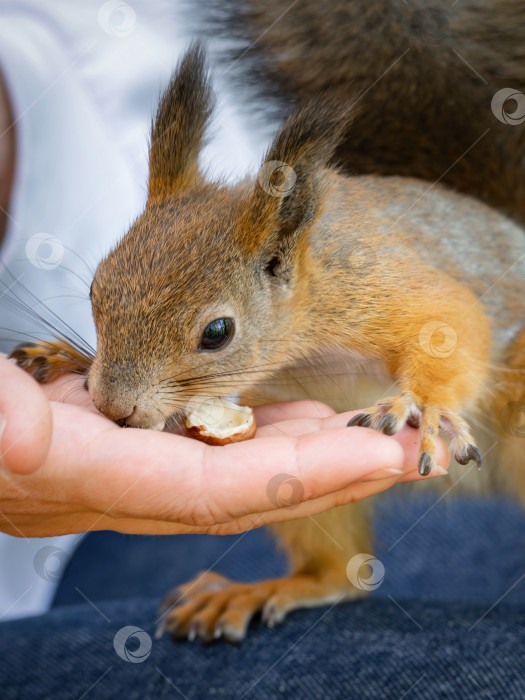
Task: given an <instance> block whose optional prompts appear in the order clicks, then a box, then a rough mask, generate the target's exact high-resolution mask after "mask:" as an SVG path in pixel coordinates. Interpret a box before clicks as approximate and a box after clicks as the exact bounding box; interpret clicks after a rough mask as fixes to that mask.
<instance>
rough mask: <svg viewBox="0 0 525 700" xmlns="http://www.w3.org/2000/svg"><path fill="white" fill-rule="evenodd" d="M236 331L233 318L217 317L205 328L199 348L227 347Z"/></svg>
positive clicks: (217, 348)
mask: <svg viewBox="0 0 525 700" xmlns="http://www.w3.org/2000/svg"><path fill="white" fill-rule="evenodd" d="M234 332H235V322H234V320H233V318H216V319H215V321H212V322H211V323H208V325H207V326H206V328H205V329H204V332H203V334H202V338H201V342H200V345H199V350H219V349H221V348H223V347H225V346H226V345H227V344H228V343H229V342H230V340H231V339H232V338H233V334H234Z"/></svg>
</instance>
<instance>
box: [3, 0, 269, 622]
mask: <svg viewBox="0 0 525 700" xmlns="http://www.w3.org/2000/svg"><path fill="white" fill-rule="evenodd" d="M174 5H175V6H174ZM186 24H187V23H186ZM191 38H192V37H191V36H190V35H189V34H188V30H187V28H186V26H185V20H184V15H183V12H182V8H181V6H180V3H179V4H177V3H173V1H171V2H169V1H167V0H155V1H151V0H150V1H149V2H148V0H134V1H133V2H132V3H131V5H128V4H126V3H124V2H121V0H109V2H105V3H100V2H99V0H82V1H79V0H77V1H76V2H74V3H72V2H70V0H46V2H45V3H42V2H41V0H17V1H16V2H8V1H7V0H0V68H1V70H2V72H3V75H4V78H5V81H6V84H7V89H8V93H9V95H10V99H11V102H12V106H13V112H14V115H15V120H16V123H15V128H16V140H17V165H16V173H15V183H14V186H13V193H12V199H11V206H10V211H9V214H10V219H9V223H8V228H7V232H6V239H5V241H4V245H3V246H2V249H1V251H0V262H1V266H0V294H2V297H1V298H0V326H1V327H2V330H0V339H1V340H0V350H2V351H4V352H8V351H9V350H10V349H12V347H13V345H14V344H15V343H16V342H20V341H21V340H23V339H27V338H28V334H29V336H36V337H38V336H39V335H40V336H42V334H43V330H44V329H42V328H39V327H38V325H37V323H36V321H35V319H34V317H31V316H28V317H27V318H26V317H24V316H23V315H21V313H20V311H19V310H17V308H16V307H15V306H14V305H13V304H12V302H11V301H10V298H12V296H13V294H16V295H19V296H22V297H23V298H24V299H25V300H26V301H27V302H28V303H29V304H30V306H32V307H38V304H36V302H35V301H34V298H35V297H36V299H38V300H39V301H43V302H45V303H46V305H47V306H48V307H49V308H50V309H52V311H54V313H56V314H57V316H58V317H59V318H60V319H61V320H62V321H63V322H65V323H67V324H68V325H70V326H71V327H72V328H73V329H74V330H76V331H77V332H78V333H79V334H80V335H81V336H82V337H83V338H84V339H85V340H87V341H88V342H89V343H90V344H91V345H92V346H95V342H96V340H95V333H94V327H93V323H92V319H91V312H90V305H89V300H88V289H89V285H90V282H91V278H92V273H93V271H94V269H95V268H96V265H97V263H98V261H99V260H100V259H101V257H102V256H103V255H104V253H105V252H107V251H108V249H109V248H110V247H111V246H112V244H113V243H114V242H115V241H116V240H118V239H119V238H120V237H121V236H122V235H123V234H124V233H125V232H126V230H127V228H128V226H129V224H130V223H131V222H132V221H133V219H134V218H135V217H136V216H137V215H138V214H140V212H141V211H142V209H143V207H144V204H145V199H146V191H147V143H148V136H149V130H150V123H151V118H152V115H153V114H154V112H155V108H156V104H157V102H158V98H159V95H160V93H161V90H162V88H163V87H164V86H165V85H166V84H167V82H168V80H169V77H170V75H171V72H172V70H173V68H174V66H175V65H176V63H177V60H178V58H179V56H180V55H181V53H182V52H183V51H184V49H185V48H186V47H187V45H188V44H189V42H190V40H191ZM220 73H221V69H217V71H216V73H215V74H214V84H215V87H216V90H217V91H218V110H217V115H216V118H215V120H214V121H213V123H212V127H211V135H212V139H211V141H210V143H209V145H207V146H206V148H205V150H204V151H203V154H202V157H201V160H202V162H203V163H204V164H205V166H206V168H207V169H208V170H209V171H210V173H211V174H221V175H223V176H225V177H227V178H230V179H231V178H237V177H242V176H243V175H244V174H246V172H247V171H252V172H254V171H255V170H256V168H257V167H258V165H259V164H260V163H261V161H262V158H263V154H264V150H265V148H266V146H267V133H266V134H262V133H261V128H260V127H261V124H260V122H258V124H257V126H258V129H257V130H256V124H255V120H254V121H253V123H248V119H247V117H246V114H245V113H241V112H240V110H239V109H238V107H237V106H236V100H235V95H234V91H233V90H232V88H231V86H230V85H229V84H228V75H227V74H226V75H224V74H223V75H222V76H221V75H220ZM23 287H25V288H27V289H28V290H29V292H30V294H31V295H33V297H31V296H30V295H28V294H26V293H25V292H24V290H23ZM6 289H9V291H6ZM37 310H38V308H37ZM42 313H43V315H44V316H46V318H49V313H48V312H47V311H46V312H42ZM6 329H8V330H6ZM47 334H48V331H47V332H44V337H45V336H46V335H47ZM78 539H79V537H78V536H67V537H55V538H47V539H45V540H42V539H38V540H37V539H26V540H24V539H19V538H14V537H10V536H8V535H0V620H5V619H8V618H12V617H20V616H23V615H29V614H35V613H39V612H42V611H43V610H45V609H46V607H47V606H48V605H49V604H50V601H51V599H52V596H53V594H54V590H55V587H56V585H57V581H58V579H59V577H60V573H61V571H62V570H63V566H64V564H65V563H66V561H67V558H68V552H70V551H72V549H73V548H74V546H75V545H76V543H77V541H78ZM64 552H65V554H64ZM79 602H81V601H80V600H79Z"/></svg>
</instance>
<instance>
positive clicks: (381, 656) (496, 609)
mask: <svg viewBox="0 0 525 700" xmlns="http://www.w3.org/2000/svg"><path fill="white" fill-rule="evenodd" d="M429 509H430V510H429ZM415 523H417V524H416V525H414V524H415ZM376 534H377V538H378V544H379V546H378V549H377V550H376V554H377V556H378V558H379V559H381V561H382V562H383V564H384V566H385V579H384V582H383V584H382V585H381V586H380V587H379V588H378V589H376V590H375V591H374V592H373V593H372V594H371V597H370V598H368V599H367V600H365V601H362V602H359V603H355V604H344V605H339V606H337V607H333V608H330V607H325V608H319V609H313V610H301V611H297V612H295V613H292V614H291V615H290V616H289V617H288V618H287V620H286V621H285V622H284V623H283V624H282V625H281V626H279V627H277V628H275V629H268V628H266V627H265V626H263V625H262V624H260V623H255V624H254V625H253V626H252V629H251V631H250V634H249V636H248V638H247V639H246V640H245V642H243V643H242V644H241V645H239V646H231V645H228V644H226V643H224V642H217V643H214V644H211V645H209V646H204V645H201V644H200V643H199V642H193V643H189V642H183V643H181V642H178V643H174V642H172V641H171V639H170V638H168V637H163V638H162V639H161V640H155V639H153V633H154V628H155V620H156V618H157V605H158V599H159V597H160V596H161V595H163V594H164V593H165V592H166V590H167V589H168V588H169V587H171V586H173V585H175V584H176V583H178V582H182V581H184V580H186V579H187V578H189V577H190V576H193V575H195V573H197V572H198V571H199V570H200V569H203V568H208V567H209V566H212V565H213V564H214V563H215V562H216V561H217V560H218V559H220V561H219V562H218V564H217V565H216V566H215V570H217V571H221V572H222V573H225V574H227V575H229V576H232V577H234V578H235V577H237V578H243V579H245V580H247V579H252V578H253V579H256V578H260V577H262V576H268V575H275V574H278V573H280V572H282V571H283V567H284V562H283V560H282V558H281V559H278V558H276V556H275V552H274V549H273V544H272V542H271V540H269V539H268V538H266V537H265V536H264V534H263V533H262V532H261V531H256V532H252V533H249V534H247V535H244V536H240V537H225V538H220V537H200V536H199V537H197V536H195V537H175V538H172V537H166V538H160V537H159V538H154V537H130V536H123V535H117V534H114V533H95V534H92V535H90V536H89V537H88V538H87V539H86V540H85V541H84V542H83V543H82V545H81V547H80V549H79V550H78V552H77V554H76V555H75V557H73V559H72V561H71V562H70V566H69V568H68V571H67V572H66V575H65V577H64V580H63V582H62V584H61V586H60V588H59V591H58V594H57V597H56V600H55V607H54V609H53V610H52V611H51V612H50V613H48V614H46V615H43V616H41V617H38V618H32V619H27V620H22V621H15V622H9V623H4V624H2V625H0V698H1V699H2V700H4V699H7V700H11V699H12V698H13V699H14V698H16V700H19V699H20V700H25V699H26V698H27V699H33V698H58V699H59V700H61V699H62V698H64V699H68V700H69V699H70V698H87V699H88V700H89V699H90V698H111V699H112V700H114V699H118V698H126V699H127V698H137V699H139V698H140V700H148V699H149V698H151V699H153V698H155V699H156V698H184V697H185V698H189V699H191V700H193V699H194V698H195V699H199V700H200V699H201V698H214V697H217V698H243V697H246V698H261V699H264V700H266V699H268V700H272V699H273V698H279V699H281V698H301V699H303V698H345V699H347V698H350V699H353V698H407V699H408V700H410V699H411V698H416V697H418V698H429V699H430V698H461V699H463V698H511V699H512V698H516V699H517V698H520V699H521V698H524V697H525V671H524V661H523V659H524V658H525V575H524V573H525V548H524V547H523V545H524V544H525V542H524V540H525V516H524V514H523V512H522V510H521V509H520V507H519V506H517V505H516V504H513V503H510V502H508V501H504V500H491V501H488V502H482V501H478V500H476V499H463V500H460V501H455V502H452V501H451V502H446V503H440V504H438V505H435V499H432V498H430V499H420V500H418V501H416V502H415V503H413V504H412V505H411V506H410V507H407V503H406V502H403V504H402V505H400V504H395V503H394V504H393V505H392V506H390V507H386V508H382V509H381V510H380V511H379V512H378V514H377V518H376ZM400 538H401V539H400ZM396 541H398V542H397V544H395V546H393V547H392V545H393V544H394V543H396ZM389 550H390V551H389ZM521 576H523V579H521V578H520V577H521ZM75 588H78V591H77V590H75ZM79 591H81V592H82V594H83V595H84V596H87V597H88V598H89V600H90V601H91V604H88V603H87V602H86V601H85V600H84V598H83V597H82V596H81V594H80V593H79ZM127 626H134V627H137V628H140V629H141V630H144V631H145V633H146V651H147V650H148V644H147V642H148V640H149V639H150V638H151V639H152V647H151V652H150V653H149V655H148V654H147V653H146V654H143V655H142V656H139V657H138V658H137V657H134V656H133V654H134V653H135V648H136V646H137V645H138V640H137V638H135V639H134V640H133V639H131V638H130V639H129V640H128V643H127V645H126V648H127V649H128V651H129V654H128V658H131V661H130V660H125V656H124V659H123V658H121V656H123V655H124V654H122V653H121V656H119V655H118V654H117V652H116V651H115V647H114V644H115V643H116V642H115V635H116V633H117V632H118V631H119V630H120V629H121V628H123V627H127ZM143 635H144V633H143ZM148 635H149V636H148ZM119 648H120V650H121V652H122V646H121V647H119ZM133 661H135V663H133Z"/></svg>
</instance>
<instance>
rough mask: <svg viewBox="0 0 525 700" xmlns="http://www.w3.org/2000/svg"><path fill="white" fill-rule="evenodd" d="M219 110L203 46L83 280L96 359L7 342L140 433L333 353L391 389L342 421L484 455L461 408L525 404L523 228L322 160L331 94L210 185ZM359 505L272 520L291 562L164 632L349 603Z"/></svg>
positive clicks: (183, 74) (198, 589)
mask: <svg viewBox="0 0 525 700" xmlns="http://www.w3.org/2000/svg"><path fill="white" fill-rule="evenodd" d="M485 108H486V109H490V105H488V106H487V105H485ZM212 110H213V92H212V88H211V83H210V78H209V75H208V70H207V67H206V56H205V51H204V49H203V48H202V46H201V45H199V44H196V45H193V46H192V47H191V48H190V49H189V50H188V51H187V53H186V54H185V55H184V57H183V58H182V59H181V61H180V63H179V65H178V67H177V70H176V71H175V74H174V76H173V78H172V80H171V82H170V84H169V86H168V87H167V89H166V91H165V92H164V94H163V96H162V98H161V101H160V104H159V107H158V111H157V113H156V117H155V119H154V122H153V126H152V134H151V146H150V155H149V166H150V174H149V182H148V199H147V204H146V207H145V210H144V212H143V214H142V215H141V216H140V217H139V218H138V219H137V220H136V221H135V222H134V223H133V224H132V226H131V228H130V230H129V232H128V233H127V234H126V235H125V236H124V238H123V239H122V240H121V241H120V242H119V243H118V244H117V245H116V247H115V248H114V249H113V250H112V251H111V252H110V253H109V254H108V256H107V257H106V258H105V259H103V260H102V261H101V263H100V264H99V266H98V268H97V270H96V273H95V275H94V278H93V282H92V286H91V292H90V296H91V301H92V308H93V317H94V320H95V325H96V329H97V337H98V344H97V352H96V355H95V357H94V358H89V357H86V356H85V355H84V354H83V353H82V352H81V351H80V350H79V349H77V348H75V347H74V346H73V345H71V344H70V343H69V342H68V341H67V340H57V341H56V342H53V343H49V342H45V341H43V342H41V343H36V344H32V343H26V344H23V345H22V346H19V347H18V348H17V349H16V350H14V351H13V353H12V354H11V356H12V357H14V358H15V359H16V361H17V363H18V364H19V365H20V366H22V367H24V368H25V369H26V370H27V371H29V372H30V373H32V374H33V376H35V377H36V378H37V379H38V380H39V381H41V382H46V381H51V380H52V379H54V378H55V377H56V376H58V375H59V374H61V373H62V372H66V371H75V372H81V373H82V374H86V377H87V378H86V385H87V388H88V390H89V392H90V394H91V397H92V399H93V402H94V404H95V406H96V407H97V408H98V409H99V410H100V411H101V412H102V413H104V414H105V415H106V416H107V417H109V418H111V419H112V420H114V421H116V422H117V423H119V424H120V425H129V426H134V427H142V428H152V429H162V428H163V427H164V425H165V423H166V422H169V421H170V420H171V419H172V418H173V416H175V417H177V416H181V415H184V411H185V410H186V407H187V405H188V402H189V401H191V400H192V399H194V398H195V397H196V396H210V395H211V396H230V395H232V394H236V395H238V397H239V400H240V402H241V403H248V402H249V397H250V391H251V389H252V388H254V387H260V386H262V385H263V384H264V383H265V382H266V381H269V380H270V379H271V377H272V376H275V375H276V373H278V372H279V371H281V370H286V369H287V368H290V367H300V366H313V367H315V366H316V363H320V364H321V363H322V362H326V359H327V358H332V357H334V358H344V360H345V362H347V363H348V364H349V366H350V367H354V368H360V367H362V366H363V365H365V364H366V366H369V367H372V368H377V371H379V372H381V373H383V374H385V375H388V376H390V377H391V378H392V380H393V381H395V383H396V384H397V391H395V392H394V393H393V394H392V395H391V396H389V397H388V398H382V399H380V400H378V401H376V402H375V403H374V404H373V405H372V406H371V407H370V408H368V409H366V410H365V411H362V412H361V413H360V414H359V415H358V416H356V418H354V419H353V420H352V421H351V422H350V423H351V425H352V426H353V425H357V426H369V427H372V428H375V429H377V430H381V431H383V432H385V433H387V434H394V433H395V432H397V431H398V430H400V429H401V428H402V427H403V426H404V425H405V424H407V423H408V424H410V425H412V426H417V427H419V431H420V435H421V448H420V456H419V469H420V472H421V473H422V474H428V473H429V472H430V471H431V469H432V468H433V467H434V465H435V441H436V439H437V436H438V433H439V430H442V431H444V433H445V434H447V435H448V436H449V438H450V451H451V454H452V455H453V456H454V457H455V459H456V460H457V462H458V463H459V464H461V465H464V464H467V463H468V462H469V461H473V462H474V464H477V465H478V466H480V465H481V462H482V454H481V452H480V450H479V448H478V447H477V445H476V441H475V439H474V437H473V436H472V434H471V431H470V427H469V423H468V422H467V420H466V417H467V416H469V415H470V414H471V413H472V412H473V411H474V410H476V408H479V407H481V408H482V409H483V410H484V411H485V412H486V413H491V414H493V415H495V416H496V417H499V416H500V415H501V414H502V412H505V411H507V412H508V410H511V409H512V406H513V405H514V404H516V405H524V404H523V402H525V323H524V321H525V319H524V313H523V311H524V291H525V231H524V229H523V228H522V227H521V225H520V224H519V223H517V222H516V221H513V220H512V219H511V218H508V217H507V216H505V215H504V214H503V213H500V212H498V211H496V209H494V208H491V207H489V206H488V205H487V204H484V203H483V202H481V201H479V200H477V199H475V198H473V197H470V196H467V195H465V194H462V193H458V192H454V191H453V190H451V189H447V188H445V187H443V186H441V184H439V183H438V184H430V183H428V182H425V181H423V180H420V179H417V178H410V177H402V176H399V175H390V174H387V175H385V174H357V175H348V174H347V173H346V172H344V171H343V170H342V169H341V168H338V167H334V154H335V153H337V149H338V148H340V144H341V142H344V140H345V138H346V134H347V133H348V129H349V128H350V130H351V132H352V133H353V132H354V129H355V130H357V129H358V125H359V124H360V123H362V120H363V119H365V117H364V116H363V112H362V111H361V116H358V113H356V110H355V108H354V106H353V105H351V106H350V108H346V107H344V106H343V107H342V106H341V101H340V100H336V101H335V102H334V101H332V100H331V99H330V98H329V97H328V96H326V95H325V96H321V97H318V98H316V97H313V98H311V99H310V100H308V101H307V102H306V103H305V104H302V105H299V106H297V107H296V108H295V109H294V110H293V111H292V113H291V114H290V115H289V116H288V118H287V119H286V120H285V121H284V123H283V125H282V126H281V128H280V129H279V131H278V132H277V134H276V136H275V138H274V140H273V142H272V144H271V146H270V147H269V149H268V152H267V154H266V157H265V159H264V163H263V165H262V168H261V170H260V172H259V174H258V176H257V178H256V179H255V180H254V181H251V182H250V181H241V182H239V183H237V184H234V185H226V184H224V183H222V182H220V181H218V182H214V181H209V180H208V179H206V177H205V174H204V173H203V172H202V171H201V170H200V168H199V161H198V158H199V152H200V150H201V147H202V145H203V138H204V134H205V130H206V125H207V123H208V120H209V118H210V116H211V114H212ZM359 120H361V121H359ZM516 218H517V217H516ZM243 399H245V400H244V401H243ZM509 407H511V408H510V409H509ZM347 408H348V407H347ZM509 420H510V419H509ZM511 428H512V426H511ZM350 429H352V428H351V427H350ZM504 432H505V431H504V430H503V428H501V433H502V434H503V433H504ZM507 432H510V433H511V434H510V435H508V436H507V439H506V440H504V441H502V449H501V451H500V455H499V459H500V464H499V469H500V470H501V471H503V472H504V473H505V479H506V480H508V483H509V484H510V485H511V488H512V489H513V490H514V492H518V493H519V494H520V495H521V497H522V498H524V499H525V479H523V476H522V475H521V474H520V467H521V463H522V461H523V458H522V456H521V452H520V449H521V445H520V439H519V437H517V433H516V431H514V434H512V433H513V431H512V430H507ZM217 449H220V448H217ZM475 473H476V474H477V473H478V472H477V471H476V472H475ZM368 510H369V505H368V504H367V503H358V504H352V505H351V506H345V507H340V508H336V509H333V510H331V511H329V512H327V513H325V514H322V515H320V516H316V517H315V518H309V519H302V520H298V521H295V522H293V521H292V522H288V523H282V524H277V525H274V526H272V529H273V530H274V532H275V533H276V535H277V537H278V539H279V541H280V543H281V544H282V545H283V546H284V548H285V549H286V551H287V553H288V555H289V560H290V565H291V572H290V574H289V575H288V576H285V577H283V578H278V579H272V580H267V581H262V582H256V583H235V582H232V581H229V580H228V579H227V578H225V577H223V576H220V575H218V574H216V573H213V572H208V573H206V574H204V575H201V576H199V577H197V578H196V580H195V581H194V582H191V583H189V584H188V585H186V586H182V587H181V588H179V589H177V591H176V592H175V593H174V594H173V595H172V596H171V597H168V598H167V600H166V605H167V606H168V609H167V613H166V615H165V618H164V626H165V628H166V629H168V630H169V631H170V632H171V633H172V634H173V635H174V636H175V637H185V636H189V637H190V638H192V637H195V636H198V637H200V638H201V639H202V640H204V641H208V640H211V639H213V638H215V637H217V636H221V635H222V636H223V637H224V638H226V639H227V640H229V641H239V640H241V639H243V638H244V636H245V635H246V633H247V629H248V625H249V622H250V620H251V619H252V618H253V616H254V615H255V614H256V613H258V612H262V617H263V620H265V621H266V622H267V623H268V624H269V625H274V624H275V623H277V622H280V621H281V620H283V619H284V617H285V616H286V614H287V613H288V612H290V611H291V610H294V609H297V608H300V607H303V606H309V607H312V606H315V605H323V604H326V603H329V602H330V603H333V602H335V601H340V600H354V599H356V598H359V597H360V596H362V595H363V594H364V592H365V591H363V590H362V589H361V588H358V587H356V586H355V585H354V584H353V583H352V582H351V581H350V580H349V577H348V575H347V570H346V565H347V562H348V560H349V559H350V557H352V555H355V554H359V553H363V552H370V551H371V538H370V527H369V523H368ZM325 532H328V534H329V535H330V536H329V537H326V534H325Z"/></svg>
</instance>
